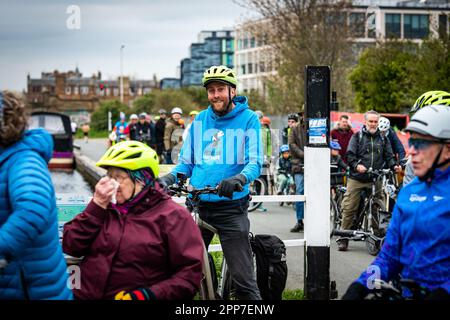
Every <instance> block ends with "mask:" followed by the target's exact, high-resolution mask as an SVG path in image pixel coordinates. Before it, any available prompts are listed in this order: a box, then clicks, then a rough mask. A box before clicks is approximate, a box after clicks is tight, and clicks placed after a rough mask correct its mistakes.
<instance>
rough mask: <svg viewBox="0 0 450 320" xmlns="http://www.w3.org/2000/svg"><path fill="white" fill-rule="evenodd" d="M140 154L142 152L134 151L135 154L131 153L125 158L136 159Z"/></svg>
mask: <svg viewBox="0 0 450 320" xmlns="http://www.w3.org/2000/svg"><path fill="white" fill-rule="evenodd" d="M141 155H142V152H139V153H135V154H132V155H130V156H128V157H126V158H125V160H128V159H137V158H140V157H141Z"/></svg>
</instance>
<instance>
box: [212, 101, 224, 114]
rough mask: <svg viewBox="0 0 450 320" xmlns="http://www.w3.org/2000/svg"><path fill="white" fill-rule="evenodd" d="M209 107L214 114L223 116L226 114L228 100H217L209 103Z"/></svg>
mask: <svg viewBox="0 0 450 320" xmlns="http://www.w3.org/2000/svg"><path fill="white" fill-rule="evenodd" d="M211 106H212V108H213V110H214V112H215V113H216V114H218V115H220V116H223V115H225V114H226V113H227V107H228V100H221V99H218V100H214V101H211Z"/></svg>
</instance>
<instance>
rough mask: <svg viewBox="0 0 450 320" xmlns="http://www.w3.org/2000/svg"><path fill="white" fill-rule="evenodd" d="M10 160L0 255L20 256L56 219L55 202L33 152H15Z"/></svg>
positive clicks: (42, 164)
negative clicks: (7, 210)
mask: <svg viewBox="0 0 450 320" xmlns="http://www.w3.org/2000/svg"><path fill="white" fill-rule="evenodd" d="M11 161H14V170H10V171H9V173H8V181H9V184H8V193H9V198H10V202H11V209H12V212H11V215H10V216H9V218H8V220H7V221H6V222H5V223H4V224H3V225H2V226H1V228H0V256H12V257H20V256H21V254H22V253H23V251H24V250H25V249H27V248H28V247H29V246H30V244H31V243H32V242H33V241H34V239H36V237H38V236H39V235H40V234H41V233H42V232H43V231H45V230H46V229H47V228H48V227H49V225H50V224H51V222H52V221H51V220H52V219H56V218H57V217H56V214H55V213H56V211H55V210H56V200H55V191H54V189H53V184H52V181H51V178H50V174H49V172H48V169H47V164H46V163H45V161H44V160H43V159H42V158H41V157H40V156H39V155H38V154H37V153H34V152H28V153H27V154H26V155H24V154H23V153H18V154H16V155H15V156H14V157H13V158H11ZM55 237H58V234H57V233H56V234H55Z"/></svg>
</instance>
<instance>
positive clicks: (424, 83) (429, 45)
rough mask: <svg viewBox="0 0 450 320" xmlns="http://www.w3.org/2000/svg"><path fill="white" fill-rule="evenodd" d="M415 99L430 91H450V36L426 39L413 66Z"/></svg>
mask: <svg viewBox="0 0 450 320" xmlns="http://www.w3.org/2000/svg"><path fill="white" fill-rule="evenodd" d="M411 75H413V76H414V81H413V84H414V86H413V90H412V93H413V97H415V98H417V97H419V96H420V95H421V94H422V93H424V92H426V91H430V90H444V91H450V35H445V36H443V37H441V38H440V39H426V40H425V41H424V42H423V43H422V45H421V46H420V48H419V51H418V59H414V61H413V63H412V65H411Z"/></svg>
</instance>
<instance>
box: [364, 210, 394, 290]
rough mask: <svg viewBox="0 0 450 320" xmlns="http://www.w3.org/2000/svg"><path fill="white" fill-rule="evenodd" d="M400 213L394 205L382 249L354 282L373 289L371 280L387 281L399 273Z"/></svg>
mask: <svg viewBox="0 0 450 320" xmlns="http://www.w3.org/2000/svg"><path fill="white" fill-rule="evenodd" d="M400 224H401V211H400V209H399V207H398V206H397V205H396V206H395V208H394V212H393V214H392V219H391V222H390V224H389V227H388V232H387V235H386V239H385V242H384V245H383V247H382V248H381V251H380V253H379V254H378V256H377V257H376V258H375V260H374V261H373V262H372V263H371V264H370V266H369V267H368V268H367V270H366V271H364V272H363V273H362V274H361V275H360V277H359V278H358V279H357V280H356V281H357V282H359V283H360V284H362V285H363V286H365V287H367V288H368V289H373V286H372V285H373V283H372V282H373V280H375V279H377V278H378V279H382V280H384V281H389V280H391V279H392V278H393V277H395V276H396V275H397V274H398V273H399V272H400V271H401V264H400V253H401V237H400Z"/></svg>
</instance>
